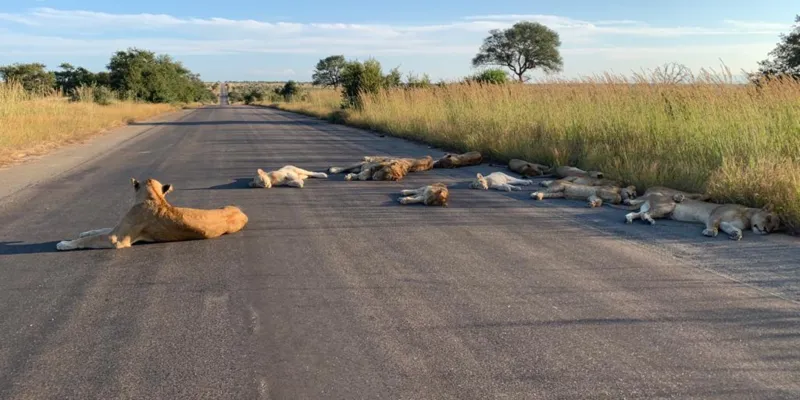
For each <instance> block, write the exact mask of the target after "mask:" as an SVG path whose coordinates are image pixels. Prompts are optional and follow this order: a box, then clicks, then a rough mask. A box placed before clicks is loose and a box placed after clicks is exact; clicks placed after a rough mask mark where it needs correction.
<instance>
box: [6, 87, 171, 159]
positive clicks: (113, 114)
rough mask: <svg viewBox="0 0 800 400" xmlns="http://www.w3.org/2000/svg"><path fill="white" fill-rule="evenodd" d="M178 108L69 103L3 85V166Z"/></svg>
mask: <svg viewBox="0 0 800 400" xmlns="http://www.w3.org/2000/svg"><path fill="white" fill-rule="evenodd" d="M175 109H177V108H176V107H175V106H171V105H168V104H144V103H131V102H114V103H112V104H110V105H105V106H101V105H97V104H94V103H92V102H90V101H89V102H83V101H81V102H70V101H68V100H67V99H66V98H65V97H62V96H58V95H52V96H48V97H40V98H32V97H30V96H28V95H27V94H26V93H25V92H24V90H22V88H21V87H19V86H11V85H6V84H3V83H0V165H7V164H11V163H14V162H15V161H18V160H20V159H22V158H24V157H26V156H29V155H38V154H43V153H46V152H47V151H49V150H52V149H54V148H57V147H60V146H62V145H65V144H68V143H72V142H77V141H80V140H83V139H86V138H88V137H90V136H93V135H96V134H98V133H100V132H101V131H102V130H104V129H108V128H112V127H115V126H119V125H124V124H126V123H128V122H129V121H135V120H140V119H144V118H147V117H151V116H154V115H156V114H160V113H164V112H167V111H172V110H175Z"/></svg>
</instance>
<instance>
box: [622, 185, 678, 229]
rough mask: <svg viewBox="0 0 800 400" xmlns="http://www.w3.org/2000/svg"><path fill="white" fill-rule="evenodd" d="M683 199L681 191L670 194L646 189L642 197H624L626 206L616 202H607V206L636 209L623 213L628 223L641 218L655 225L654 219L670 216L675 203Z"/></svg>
mask: <svg viewBox="0 0 800 400" xmlns="http://www.w3.org/2000/svg"><path fill="white" fill-rule="evenodd" d="M684 200H686V197H685V196H684V195H683V194H682V193H675V194H672V195H671V196H670V195H668V194H664V193H660V192H658V191H650V189H648V190H647V192H645V194H644V196H642V197H639V198H636V199H624V200H623V202H627V203H625V204H627V206H620V205H616V204H609V206H610V207H612V208H617V209H621V210H629V211H634V210H638V212H630V213H628V214H625V222H627V223H629V224H631V223H633V220H635V219H639V218H641V220H642V221H646V222H649V223H650V225H655V223H656V221H655V220H656V219H660V218H668V217H670V216H671V215H672V212H673V211H675V207H676V206H677V204H678V203H681V202H683V201H684Z"/></svg>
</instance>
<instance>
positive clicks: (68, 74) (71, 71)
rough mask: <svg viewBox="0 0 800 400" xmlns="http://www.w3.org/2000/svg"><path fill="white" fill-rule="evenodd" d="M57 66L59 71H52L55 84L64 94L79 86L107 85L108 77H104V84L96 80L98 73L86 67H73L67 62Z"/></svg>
mask: <svg viewBox="0 0 800 400" xmlns="http://www.w3.org/2000/svg"><path fill="white" fill-rule="evenodd" d="M58 67H59V68H61V71H56V72H54V75H55V77H56V86H57V87H58V88H59V89H61V91H62V92H64V93H66V94H69V93H70V92H72V91H73V90H75V88H77V87H79V86H94V85H99V86H108V79H105V82H103V83H105V85H102V84H101V83H100V82H98V80H99V79H98V74H94V73H92V72H91V71H89V70H87V69H86V68H83V67H77V68H75V67H73V66H72V64H69V63H62V64H61V65H59V66H58ZM104 77H105V76H104Z"/></svg>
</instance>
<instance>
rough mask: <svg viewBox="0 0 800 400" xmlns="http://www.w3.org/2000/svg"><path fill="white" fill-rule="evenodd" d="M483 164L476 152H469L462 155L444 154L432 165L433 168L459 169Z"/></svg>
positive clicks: (479, 154) (481, 157) (481, 158)
mask: <svg viewBox="0 0 800 400" xmlns="http://www.w3.org/2000/svg"><path fill="white" fill-rule="evenodd" d="M481 162H483V156H482V155H481V153H479V152H477V151H470V152H468V153H464V154H452V153H448V154H445V155H444V156H443V157H442V158H440V159H438V160H436V162H435V163H433V168H461V167H469V166H472V165H479V164H480V163H481Z"/></svg>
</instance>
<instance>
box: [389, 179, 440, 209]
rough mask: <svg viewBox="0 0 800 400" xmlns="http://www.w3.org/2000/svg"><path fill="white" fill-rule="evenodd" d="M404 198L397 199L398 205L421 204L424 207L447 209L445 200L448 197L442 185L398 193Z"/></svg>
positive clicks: (436, 184) (435, 184) (437, 184)
mask: <svg viewBox="0 0 800 400" xmlns="http://www.w3.org/2000/svg"><path fill="white" fill-rule="evenodd" d="M400 194H401V195H403V196H405V197H401V198H399V199H398V200H397V201H398V202H400V204H415V203H422V204H424V205H426V206H442V207H447V198H448V196H449V195H450V193H449V191H448V190H447V186H446V185H445V184H444V183H434V184H432V185H428V186H423V187H421V188H418V189H409V190H403V191H401V192H400Z"/></svg>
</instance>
